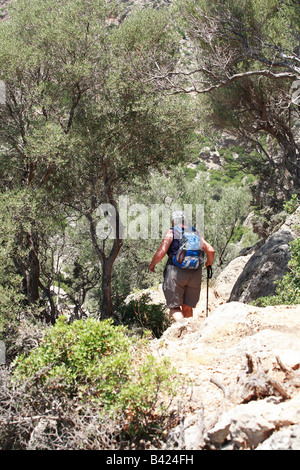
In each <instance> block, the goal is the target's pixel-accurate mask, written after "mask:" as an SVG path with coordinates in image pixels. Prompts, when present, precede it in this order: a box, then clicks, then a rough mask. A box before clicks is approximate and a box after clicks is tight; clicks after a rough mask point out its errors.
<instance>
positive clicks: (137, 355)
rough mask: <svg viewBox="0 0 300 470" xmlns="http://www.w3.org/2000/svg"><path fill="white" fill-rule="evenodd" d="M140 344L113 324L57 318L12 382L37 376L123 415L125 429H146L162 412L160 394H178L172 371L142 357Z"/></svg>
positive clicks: (22, 359)
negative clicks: (125, 419) (124, 417)
mask: <svg viewBox="0 0 300 470" xmlns="http://www.w3.org/2000/svg"><path fill="white" fill-rule="evenodd" d="M142 346H143V343H140V342H139V340H137V338H136V337H129V335H128V333H127V329H126V328H125V327H123V326H114V325H113V323H112V320H104V321H101V322H100V321H97V320H95V319H93V318H89V319H87V320H77V321H75V322H73V323H71V324H68V323H67V321H66V319H65V318H63V317H60V318H59V319H58V321H57V323H56V325H55V326H53V327H51V328H49V329H48V331H47V332H46V334H45V336H44V338H43V340H42V341H41V342H40V345H39V347H38V348H36V349H34V350H32V352H31V353H30V354H29V355H28V356H27V357H25V356H24V355H22V356H19V357H18V358H17V359H16V360H15V362H14V364H13V367H14V378H15V380H16V381H18V380H21V381H24V380H26V379H29V378H35V381H36V384H37V385H38V386H42V387H45V388H47V389H48V390H51V388H53V389H55V390H60V391H61V393H65V394H67V396H69V397H79V398H81V399H82V400H83V401H84V402H88V401H90V400H92V401H96V402H97V403H98V405H99V409H102V410H103V411H105V412H107V413H110V412H111V413H116V412H118V413H124V414H125V415H126V416H127V420H128V423H129V424H128V426H129V428H128V431H129V432H132V433H135V432H138V431H139V430H140V431H141V432H142V431H143V432H144V431H145V429H146V428H147V430H148V431H150V429H151V426H152V424H154V422H155V419H156V418H155V414H157V416H161V415H162V414H163V413H164V412H166V409H164V405H163V402H161V403H160V405H159V402H160V398H159V396H160V394H162V393H166V394H167V396H169V397H171V396H173V394H174V393H176V387H177V386H178V382H177V380H175V381H174V380H173V379H174V377H173V375H174V370H173V369H171V368H169V366H167V364H166V363H165V362H163V363H159V362H158V361H156V360H155V359H154V358H153V357H150V356H149V357H147V358H146V359H145V358H143V357H142Z"/></svg>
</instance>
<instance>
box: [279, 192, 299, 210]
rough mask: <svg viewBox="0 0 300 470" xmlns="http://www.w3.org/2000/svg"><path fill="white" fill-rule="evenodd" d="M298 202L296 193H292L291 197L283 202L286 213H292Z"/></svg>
mask: <svg viewBox="0 0 300 470" xmlns="http://www.w3.org/2000/svg"><path fill="white" fill-rule="evenodd" d="M299 204H300V200H299V197H298V196H297V194H293V195H292V197H291V199H290V200H289V201H286V202H285V203H284V204H283V208H284V210H285V211H286V212H287V213H288V214H293V212H295V211H296V209H297V208H298V207H299Z"/></svg>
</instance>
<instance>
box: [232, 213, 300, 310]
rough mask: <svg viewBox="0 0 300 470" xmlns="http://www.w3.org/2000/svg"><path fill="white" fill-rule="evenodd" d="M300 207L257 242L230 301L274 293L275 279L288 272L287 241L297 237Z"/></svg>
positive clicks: (246, 299)
mask: <svg viewBox="0 0 300 470" xmlns="http://www.w3.org/2000/svg"><path fill="white" fill-rule="evenodd" d="M299 223H300V207H298V209H297V210H296V211H295V212H294V213H293V214H292V215H291V216H290V217H288V218H287V220H286V221H285V223H284V224H283V225H282V226H281V228H280V229H279V230H278V231H277V232H275V233H274V234H273V235H271V236H270V237H269V238H268V239H267V240H266V242H265V243H264V244H263V245H260V244H258V245H257V249H256V250H255V252H254V254H253V255H252V256H251V257H250V259H249V260H248V262H247V264H246V265H245V267H244V270H243V272H242V273H241V274H240V276H239V277H238V279H237V281H236V283H235V285H234V286H233V289H232V291H231V294H230V297H229V302H232V301H239V302H244V303H250V302H252V301H253V300H256V299H258V298H259V297H266V296H268V295H274V294H275V292H276V281H278V280H279V279H281V278H282V277H283V276H284V275H285V274H286V272H287V271H288V263H289V261H290V258H291V255H290V252H289V244H290V242H291V241H292V240H294V239H295V238H296V237H297V231H296V229H295V227H296V226H297V225H299Z"/></svg>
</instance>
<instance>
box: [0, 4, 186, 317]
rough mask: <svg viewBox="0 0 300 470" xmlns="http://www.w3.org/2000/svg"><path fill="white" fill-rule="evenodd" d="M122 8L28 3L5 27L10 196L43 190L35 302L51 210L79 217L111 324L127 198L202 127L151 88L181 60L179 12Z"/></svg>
mask: <svg viewBox="0 0 300 470" xmlns="http://www.w3.org/2000/svg"><path fill="white" fill-rule="evenodd" d="M119 8H120V4H118V3H117V4H116V5H115V4H114V3H113V2H106V1H105V0H86V1H83V0H66V1H64V2H56V1H54V0H45V1H43V2H39V1H37V0H29V1H24V0H19V1H17V2H13V4H12V6H11V9H10V14H9V18H8V19H7V20H6V21H3V22H2V23H1V25H0V40H1V44H2V45H3V47H2V49H1V53H0V79H1V80H3V81H4V82H5V84H6V103H5V105H4V106H2V107H1V131H0V138H1V167H2V168H3V177H2V190H3V191H10V190H11V189H12V188H13V189H14V191H21V190H23V189H24V188H26V190H27V191H28V192H29V193H30V195H31V197H32V198H34V196H35V194H39V204H38V205H37V208H36V211H35V219H33V220H32V221H31V223H30V224H26V230H25V228H24V229H23V228H22V224H21V226H19V229H18V233H16V236H15V241H16V244H17V243H18V240H20V239H21V240H22V243H23V245H24V250H22V252H21V253H18V259H17V264H18V265H19V266H21V267H24V269H25V270H26V273H27V279H28V282H29V283H30V285H31V286H34V294H33V295H27V297H28V300H29V301H30V302H36V301H38V300H39V287H40V277H41V271H40V262H41V261H40V251H39V243H40V239H41V235H42V234H43V236H45V233H47V230H48V219H44V215H45V213H47V214H49V213H52V214H53V216H57V215H58V214H61V215H62V217H65V218H66V220H67V216H68V215H70V214H74V213H77V214H78V216H82V217H85V218H86V220H87V222H88V226H89V231H90V240H91V243H92V245H93V247H94V250H95V253H96V255H97V257H98V260H99V263H100V265H101V290H102V305H101V318H106V317H109V316H110V315H111V311H112V303H111V276H112V269H113V264H114V262H115V260H116V258H117V256H118V254H119V252H120V249H121V246H122V237H121V234H120V230H119V208H118V204H117V199H118V196H119V195H120V194H123V193H124V192H126V191H127V189H128V186H130V185H132V184H133V180H134V178H133V176H140V177H142V178H146V177H147V175H148V174H149V172H150V171H151V170H152V169H153V168H164V167H166V166H167V165H170V164H174V163H175V162H177V161H178V160H180V159H182V158H184V156H185V153H184V149H185V146H186V144H187V143H188V141H189V136H190V130H191V129H192V127H193V126H194V122H193V116H192V113H190V112H188V111H189V108H188V106H189V104H188V102H187V100H183V99H180V98H176V97H174V98H172V97H169V96H167V95H162V94H158V93H157V92H156V91H155V90H154V88H153V86H152V84H151V83H148V82H145V81H144V80H142V76H143V74H144V72H145V71H148V72H149V73H150V70H151V69H154V67H155V66H156V65H157V64H161V66H168V67H170V66H173V64H174V62H175V61H176V54H177V50H178V39H179V38H178V36H177V34H176V33H174V31H172V29H171V28H170V27H169V15H168V13H167V11H166V10H164V9H163V10H155V9H151V8H150V9H144V10H143V9H142V10H141V11H137V12H134V13H131V14H130V15H128V16H127V17H126V18H125V19H124V18H123V20H122V21H121V20H120V17H121V12H120V11H119ZM104 204H107V205H109V207H112V208H114V211H115V212H114V216H115V224H114V227H115V231H114V234H113V237H110V238H109V239H105V238H104V239H103V238H102V239H101V238H100V239H99V237H98V235H97V224H98V222H99V220H98V217H99V206H101V205H102V206H103V205H104ZM37 221H38V222H39V223H37ZM42 221H44V224H42ZM20 237H21V238H20ZM24 269H21V271H22V272H24ZM28 292H29V290H28V289H27V294H28ZM30 292H32V289H31V290H30Z"/></svg>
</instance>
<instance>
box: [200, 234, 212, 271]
mask: <svg viewBox="0 0 300 470" xmlns="http://www.w3.org/2000/svg"><path fill="white" fill-rule="evenodd" d="M202 242H203V245H202V249H203V251H204V252H205V253H206V257H207V259H206V263H205V266H206V267H208V266H211V265H212V264H213V261H214V257H215V250H214V249H213V247H212V246H211V245H210V244H209V243H208V242H207V241H206V240H204V238H203V239H202Z"/></svg>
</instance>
